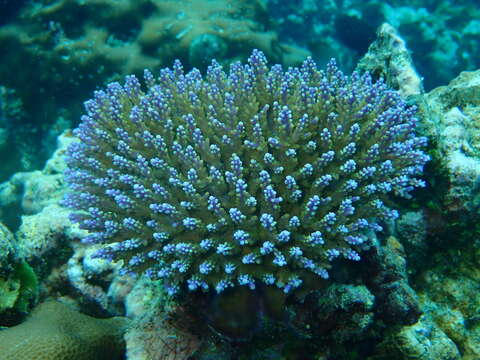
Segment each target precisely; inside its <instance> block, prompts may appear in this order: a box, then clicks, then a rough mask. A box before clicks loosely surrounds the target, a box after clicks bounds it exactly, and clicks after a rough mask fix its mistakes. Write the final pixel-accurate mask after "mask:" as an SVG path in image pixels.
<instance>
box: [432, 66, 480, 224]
mask: <svg viewBox="0 0 480 360" xmlns="http://www.w3.org/2000/svg"><path fill="white" fill-rule="evenodd" d="M479 82H480V70H477V71H474V72H463V73H461V74H460V75H459V76H458V77H457V78H455V79H454V80H452V81H451V82H450V83H449V84H448V86H441V87H438V88H436V89H434V90H432V91H431V92H429V93H428V94H427V95H426V97H425V99H426V105H425V107H424V109H423V110H424V112H428V114H425V117H426V118H427V119H428V121H426V122H425V126H426V132H427V134H428V135H429V136H430V137H431V138H432V139H433V140H434V141H435V143H436V145H437V146H436V148H435V152H433V154H434V157H435V159H438V161H439V166H440V168H439V169H437V171H436V172H437V173H444V174H445V176H446V177H447V179H448V183H447V184H446V186H447V188H446V189H442V190H443V191H444V193H445V194H444V199H442V200H443V201H442V202H443V205H442V208H443V209H444V210H445V211H448V212H450V213H463V214H467V213H468V214H470V215H469V216H476V215H477V216H478V214H480V135H479V134H480V96H479V93H480V85H479Z"/></svg>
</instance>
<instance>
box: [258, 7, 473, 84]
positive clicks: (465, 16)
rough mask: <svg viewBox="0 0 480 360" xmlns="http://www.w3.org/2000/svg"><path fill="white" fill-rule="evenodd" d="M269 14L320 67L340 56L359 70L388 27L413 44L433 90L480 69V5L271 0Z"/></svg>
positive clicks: (286, 36)
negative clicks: (377, 37) (378, 32)
mask: <svg viewBox="0 0 480 360" xmlns="http://www.w3.org/2000/svg"><path fill="white" fill-rule="evenodd" d="M267 9H268V11H269V13H270V14H272V17H271V18H272V22H273V23H274V24H275V25H276V26H277V32H278V33H279V34H280V37H281V38H282V39H285V40H287V41H288V40H293V41H294V42H295V43H296V44H299V45H300V46H304V47H305V48H307V49H308V50H310V51H311V53H312V56H313V57H314V58H315V59H318V61H319V62H320V63H323V62H324V61H326V59H328V58H329V57H332V56H335V57H337V58H338V59H340V63H341V64H342V65H343V66H345V69H349V70H351V69H353V68H354V67H355V64H356V62H357V61H358V59H359V57H361V56H363V54H364V53H365V51H366V49H367V47H368V45H369V44H370V42H371V41H372V40H373V39H374V38H375V35H374V32H375V28H377V27H379V26H381V24H382V23H385V22H387V23H389V24H391V25H393V26H394V27H395V28H397V29H398V30H399V32H400V33H401V34H402V36H403V37H404V38H405V39H406V40H407V42H408V43H409V48H410V49H411V50H412V56H413V58H414V60H415V64H416V67H417V68H418V70H419V71H420V73H422V74H423V75H424V76H425V87H426V88H427V89H428V90H430V89H432V88H434V87H436V86H439V85H441V84H444V83H447V82H448V81H450V79H452V78H453V77H454V76H456V74H458V73H459V72H460V71H464V70H474V69H476V68H478V67H479V66H480V57H479V55H478V54H480V51H479V42H478V41H477V39H478V35H479V33H480V23H479V21H478V17H479V12H480V10H479V8H478V3H477V2H476V1H475V0H465V1H462V2H455V3H452V2H451V1H449V0H437V1H431V0H413V1H412V0H410V1H408V2H405V1H381V0H368V1H365V0H346V1H333V0H328V1H321V2H319V1H314V0H298V1H282V0H267Z"/></svg>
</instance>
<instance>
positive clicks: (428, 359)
mask: <svg viewBox="0 0 480 360" xmlns="http://www.w3.org/2000/svg"><path fill="white" fill-rule="evenodd" d="M385 359H391V360H405V359H418V360H460V359H465V358H464V357H462V356H461V354H460V352H459V351H458V349H457V347H456V345H455V343H454V342H453V341H452V340H451V339H450V338H449V337H448V336H447V335H446V334H445V333H444V332H443V331H442V329H441V328H439V327H438V326H437V325H436V324H435V323H433V322H432V321H431V320H429V318H428V317H427V316H424V317H422V318H421V319H420V321H418V322H417V323H415V324H414V325H411V326H405V327H402V328H400V329H398V328H396V329H392V330H391V331H390V333H389V334H387V335H386V336H385V338H384V340H383V341H382V342H381V343H380V344H379V345H378V346H377V348H376V352H375V355H373V356H371V357H369V358H368V360H385Z"/></svg>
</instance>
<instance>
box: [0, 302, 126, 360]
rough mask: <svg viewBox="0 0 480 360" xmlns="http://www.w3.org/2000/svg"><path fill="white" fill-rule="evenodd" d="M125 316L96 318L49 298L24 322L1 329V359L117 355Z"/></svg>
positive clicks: (61, 359)
mask: <svg viewBox="0 0 480 360" xmlns="http://www.w3.org/2000/svg"><path fill="white" fill-rule="evenodd" d="M124 325H125V319H123V318H120V317H117V318H111V319H95V318H92V317H90V316H87V315H84V314H80V313H78V312H76V311H75V310H72V309H70V308H69V307H68V306H67V305H64V304H61V303H58V302H55V301H48V302H46V303H43V304H42V305H39V306H38V308H37V309H35V311H34V312H33V313H32V317H31V318H30V319H28V320H27V321H26V322H24V323H23V324H20V325H17V326H14V327H12V328H9V329H7V330H4V331H2V332H0V353H1V354H2V359H4V360H11V359H16V360H23V359H25V360H27V359H28V360H30V359H38V360H69V359H77V360H83V359H85V360H87V359H88V360H94V359H98V360H100V359H120V358H121V355H122V353H123V352H124V350H125V344H124V343H123V338H122V332H123V331H122V328H123V326H124Z"/></svg>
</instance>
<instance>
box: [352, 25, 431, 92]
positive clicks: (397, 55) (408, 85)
mask: <svg viewBox="0 0 480 360" xmlns="http://www.w3.org/2000/svg"><path fill="white" fill-rule="evenodd" d="M357 68H359V69H361V70H363V71H368V72H370V73H371V74H373V75H374V76H375V77H378V78H384V79H386V80H387V84H388V85H389V86H390V87H392V88H394V89H397V90H398V91H399V93H400V94H401V95H402V96H403V97H409V96H412V95H419V94H421V93H422V92H423V87H422V80H421V78H420V76H419V75H418V74H417V72H416V71H415V68H414V67H413V63H412V59H411V56H410V52H409V50H408V49H407V47H406V44H405V40H404V39H402V38H401V37H400V35H399V34H398V32H397V31H396V30H395V28H393V27H392V26H391V25H389V24H383V25H382V26H381V27H380V28H379V29H378V32H377V39H376V40H375V41H374V42H373V43H372V44H371V45H370V47H369V49H368V52H367V53H366V54H365V55H364V56H363V57H362V59H361V60H360V61H359V63H358V65H357Z"/></svg>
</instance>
